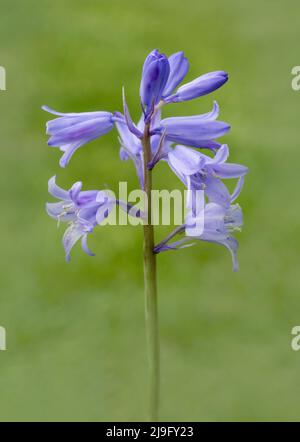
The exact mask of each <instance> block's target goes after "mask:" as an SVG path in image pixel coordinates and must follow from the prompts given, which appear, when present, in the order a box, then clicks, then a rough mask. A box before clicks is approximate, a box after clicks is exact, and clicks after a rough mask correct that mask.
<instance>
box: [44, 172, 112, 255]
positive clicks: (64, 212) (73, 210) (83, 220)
mask: <svg viewBox="0 0 300 442" xmlns="http://www.w3.org/2000/svg"><path fill="white" fill-rule="evenodd" d="M81 189H82V183H81V182H77V183H75V184H74V185H73V186H72V187H71V189H70V190H64V189H62V188H61V187H59V186H58V185H57V184H56V182H55V177H52V178H51V179H50V180H49V184H48V190H49V193H50V194H51V195H52V196H53V197H55V198H57V199H58V200H59V202H56V203H47V205H46V210H47V213H48V215H50V216H51V217H52V218H54V219H56V220H57V221H58V222H60V221H62V222H68V223H69V227H68V228H67V230H66V231H65V234H64V236H63V246H64V249H65V253H66V259H67V261H69V260H70V252H71V249H72V248H73V246H74V245H75V244H76V242H77V241H79V239H81V244H82V248H83V250H84V251H85V252H86V253H87V254H89V255H91V256H93V255H94V254H93V253H92V252H91V251H90V250H89V248H88V246H87V236H88V234H89V233H92V232H93V230H94V228H95V227H96V225H97V224H101V222H102V221H103V220H104V219H105V218H106V217H107V216H108V215H109V213H110V212H111V210H112V209H113V207H114V205H115V204H116V200H114V199H113V198H112V197H111V195H109V194H108V193H107V192H105V191H98V190H89V191H82V190H81Z"/></svg>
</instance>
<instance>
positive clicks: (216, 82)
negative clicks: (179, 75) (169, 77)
mask: <svg viewBox="0 0 300 442" xmlns="http://www.w3.org/2000/svg"><path fill="white" fill-rule="evenodd" d="M227 80H228V74H227V73H226V72H224V71H215V72H209V73H208V74H204V75H201V76H200V77H198V78H196V79H195V80H193V81H191V82H190V83H186V84H184V85H183V86H180V87H179V88H178V90H177V92H176V93H175V94H173V95H171V96H169V97H166V98H164V101H165V103H177V102H180V101H188V100H193V99H194V98H198V97H201V96H203V95H207V94H210V93H211V92H213V91H215V90H216V89H219V88H220V87H221V86H223V84H224V83H226V82H227Z"/></svg>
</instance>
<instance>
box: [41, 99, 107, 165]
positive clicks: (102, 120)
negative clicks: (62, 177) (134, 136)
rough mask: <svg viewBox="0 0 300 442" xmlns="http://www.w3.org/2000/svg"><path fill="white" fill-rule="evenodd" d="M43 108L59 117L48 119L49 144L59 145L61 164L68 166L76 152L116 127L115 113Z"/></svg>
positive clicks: (52, 145)
mask: <svg viewBox="0 0 300 442" xmlns="http://www.w3.org/2000/svg"><path fill="white" fill-rule="evenodd" d="M43 109H44V110H45V111H47V112H49V113H51V114H53V115H58V116H59V117H58V118H56V119H54V120H51V121H48V123H47V125H46V128H47V135H50V138H49V141H48V145H49V146H51V147H58V148H59V149H60V150H61V151H62V152H64V154H63V156H62V157H61V159H60V162H59V164H60V166H61V167H66V166H67V164H68V163H69V161H70V159H71V157H72V155H73V154H74V152H75V151H76V150H77V149H79V148H80V147H81V146H83V145H84V144H86V143H88V142H89V141H92V140H95V139H96V138H99V137H101V136H102V135H104V134H106V133H107V132H109V131H110V130H112V129H113V127H114V122H113V115H112V114H111V113H110V112H85V113H67V114H63V113H60V112H56V111H54V110H52V109H50V108H49V107H47V106H43Z"/></svg>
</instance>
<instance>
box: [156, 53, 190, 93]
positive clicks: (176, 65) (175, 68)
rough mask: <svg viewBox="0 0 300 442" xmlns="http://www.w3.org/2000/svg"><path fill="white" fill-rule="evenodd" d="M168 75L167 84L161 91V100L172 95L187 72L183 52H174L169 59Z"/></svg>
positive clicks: (187, 63)
mask: <svg viewBox="0 0 300 442" xmlns="http://www.w3.org/2000/svg"><path fill="white" fill-rule="evenodd" d="M168 60H169V65H170V74H169V78H168V81H167V84H166V86H165V88H164V91H163V95H162V96H163V98H164V97H168V96H169V95H171V94H172V92H173V91H174V89H176V87H177V86H178V85H179V83H181V82H182V80H183V79H184V77H185V76H186V74H187V73H188V70H189V62H188V59H187V58H185V56H184V53H183V52H176V53H175V54H172V55H171V56H170V57H169V58H168Z"/></svg>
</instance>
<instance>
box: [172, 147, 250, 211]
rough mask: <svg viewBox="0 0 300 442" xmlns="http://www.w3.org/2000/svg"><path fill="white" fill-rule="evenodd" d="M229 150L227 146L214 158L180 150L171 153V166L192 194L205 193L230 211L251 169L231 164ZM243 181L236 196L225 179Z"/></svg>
mask: <svg viewBox="0 0 300 442" xmlns="http://www.w3.org/2000/svg"><path fill="white" fill-rule="evenodd" d="M228 156H229V149H228V146H227V145H226V144H224V145H223V146H222V147H221V148H220V149H219V150H218V152H217V153H216V154H215V156H214V157H213V158H211V157H209V156H207V155H204V154H203V153H201V152H198V151H195V150H193V149H189V148H187V147H185V146H180V145H179V146H176V147H175V148H174V149H172V150H170V152H169V153H168V163H169V166H170V167H171V169H172V170H173V171H174V172H175V173H176V175H177V176H178V177H179V179H180V180H181V181H182V182H183V183H184V184H185V186H186V187H187V188H188V189H189V190H204V191H205V194H206V195H207V197H208V200H209V201H210V202H211V203H217V204H220V205H222V206H224V207H227V208H228V207H229V206H230V204H231V203H232V201H233V199H232V198H234V199H236V198H237V197H238V195H239V193H240V192H241V190H242V185H243V177H244V176H245V175H246V174H247V172H248V168H247V167H245V166H242V165H240V164H233V163H227V162H226V161H227V158H228ZM230 178H237V179H239V181H238V184H237V187H236V190H235V191H234V193H233V196H232V195H231V194H230V192H229V190H228V189H227V187H226V186H225V184H224V183H223V182H222V181H221V179H230Z"/></svg>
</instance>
